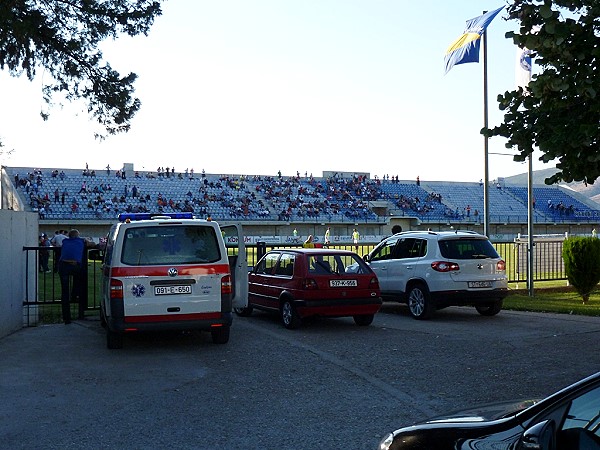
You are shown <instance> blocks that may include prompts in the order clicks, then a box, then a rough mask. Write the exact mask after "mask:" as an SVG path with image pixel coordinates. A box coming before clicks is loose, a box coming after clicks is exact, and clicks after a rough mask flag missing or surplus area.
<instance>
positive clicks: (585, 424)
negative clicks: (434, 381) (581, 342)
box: [378, 372, 600, 450]
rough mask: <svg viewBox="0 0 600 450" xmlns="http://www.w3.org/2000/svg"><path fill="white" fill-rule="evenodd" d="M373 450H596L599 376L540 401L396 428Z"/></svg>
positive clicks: (599, 429) (598, 449) (599, 416)
mask: <svg viewBox="0 0 600 450" xmlns="http://www.w3.org/2000/svg"><path fill="white" fill-rule="evenodd" d="M378 449H379V450H409V449H410V450H413V449H440V450H443V449H448V450H467V449H468V450H472V449H478V450H492V449H493V450H525V449H538V450H600V372H598V373H596V374H594V375H591V376H589V377H587V378H585V379H583V380H581V381H578V382H577V383H575V384H572V385H571V386H569V387H567V388H565V389H562V390H561V391H559V392H557V393H555V394H553V395H551V396H549V397H547V398H545V399H543V400H541V401H531V400H528V401H521V402H516V403H503V404H498V405H490V406H486V407H481V408H476V409H472V410H469V411H463V412H462V413H454V414H449V415H447V416H445V417H440V418H435V419H431V420H428V421H426V422H423V423H419V424H417V425H413V426H409V427H405V428H400V429H398V430H396V431H394V432H393V433H390V434H388V435H387V436H385V437H384V438H383V439H382V441H381V443H380V444H379V447H378Z"/></svg>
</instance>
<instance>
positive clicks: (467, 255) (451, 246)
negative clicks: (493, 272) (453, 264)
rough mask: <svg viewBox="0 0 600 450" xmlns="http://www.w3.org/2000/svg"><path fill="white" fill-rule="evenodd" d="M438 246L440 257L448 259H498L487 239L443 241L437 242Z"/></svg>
mask: <svg viewBox="0 0 600 450" xmlns="http://www.w3.org/2000/svg"><path fill="white" fill-rule="evenodd" d="M439 246H440V251H441V253H442V256H443V257H444V258H448V259H484V258H499V256H498V253H496V249H495V248H494V246H493V245H492V243H491V242H490V241H489V240H487V239H471V238H463V239H444V240H440V241H439Z"/></svg>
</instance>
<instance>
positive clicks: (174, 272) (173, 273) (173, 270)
mask: <svg viewBox="0 0 600 450" xmlns="http://www.w3.org/2000/svg"><path fill="white" fill-rule="evenodd" d="M167 273H168V274H169V276H170V277H176V276H177V274H178V272H177V269H176V268H175V267H171V268H170V269H169V271H168V272H167Z"/></svg>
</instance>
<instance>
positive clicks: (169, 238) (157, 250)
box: [121, 225, 221, 266]
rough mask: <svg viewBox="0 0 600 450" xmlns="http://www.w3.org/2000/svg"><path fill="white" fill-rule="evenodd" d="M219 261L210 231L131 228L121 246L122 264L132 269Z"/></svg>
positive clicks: (193, 227) (202, 228) (203, 228)
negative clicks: (135, 267) (141, 266)
mask: <svg viewBox="0 0 600 450" xmlns="http://www.w3.org/2000/svg"><path fill="white" fill-rule="evenodd" d="M220 259H221V252H220V249H219V241H218V239H217V236H216V233H215V230H214V229H213V228H212V227H207V226H197V225H183V226H182V225H174V226H160V227H157V226H152V227H146V226H141V227H131V228H129V229H128V230H127V232H126V233H125V237H124V242H123V253H122V256H121V262H122V263H123V264H129V265H132V266H140V265H160V264H194V263H196V264H201V263H212V262H216V261H219V260H220Z"/></svg>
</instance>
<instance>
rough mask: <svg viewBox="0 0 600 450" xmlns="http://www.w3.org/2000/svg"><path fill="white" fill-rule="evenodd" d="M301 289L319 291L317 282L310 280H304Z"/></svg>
mask: <svg viewBox="0 0 600 450" xmlns="http://www.w3.org/2000/svg"><path fill="white" fill-rule="evenodd" d="M302 289H307V290H311V289H319V286H317V282H316V281H315V280H313V279H312V278H305V279H304V280H302Z"/></svg>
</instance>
